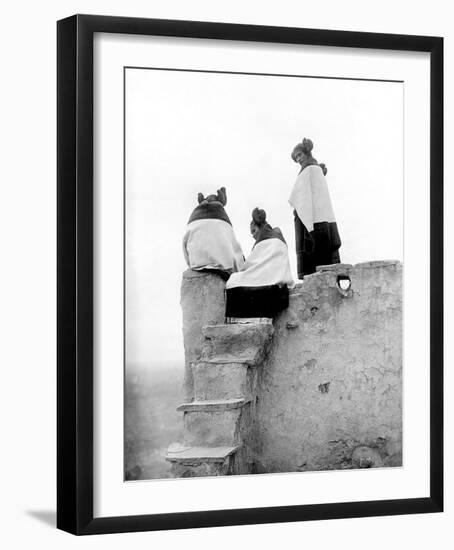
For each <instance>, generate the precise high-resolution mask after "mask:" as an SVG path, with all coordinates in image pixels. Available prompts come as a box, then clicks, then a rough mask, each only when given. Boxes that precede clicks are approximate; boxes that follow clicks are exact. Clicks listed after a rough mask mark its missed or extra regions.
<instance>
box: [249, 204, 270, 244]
mask: <svg viewBox="0 0 454 550" xmlns="http://www.w3.org/2000/svg"><path fill="white" fill-rule="evenodd" d="M266 225H268V224H267V222H266V212H265V210H262V209H261V208H254V210H253V211H252V221H251V224H250V229H251V235H252V236H253V237H254V239H255V240H257V239H258V236H259V232H260V231H261V229H263V227H265V226H266Z"/></svg>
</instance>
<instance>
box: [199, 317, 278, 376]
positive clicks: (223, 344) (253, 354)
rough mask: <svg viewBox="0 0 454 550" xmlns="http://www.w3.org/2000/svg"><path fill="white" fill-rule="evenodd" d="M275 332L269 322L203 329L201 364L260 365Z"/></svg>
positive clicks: (215, 326)
mask: <svg viewBox="0 0 454 550" xmlns="http://www.w3.org/2000/svg"><path fill="white" fill-rule="evenodd" d="M273 332H274V328H273V325H271V324H270V323H268V322H267V323H265V322H256V323H245V324H223V325H207V326H205V327H203V329H202V333H203V336H204V341H203V344H202V354H201V361H202V362H206V363H244V364H247V365H250V366H254V365H257V364H259V363H260V362H261V360H262V359H263V358H264V356H265V353H266V351H267V349H268V345H269V343H270V342H271V337H272V335H273Z"/></svg>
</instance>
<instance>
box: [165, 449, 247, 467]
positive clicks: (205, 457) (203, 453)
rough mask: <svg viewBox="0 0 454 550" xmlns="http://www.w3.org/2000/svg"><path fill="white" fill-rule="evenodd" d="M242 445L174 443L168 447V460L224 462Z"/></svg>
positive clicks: (185, 462) (182, 462)
mask: <svg viewBox="0 0 454 550" xmlns="http://www.w3.org/2000/svg"><path fill="white" fill-rule="evenodd" d="M240 447H241V446H240V445H235V446H233V447H186V446H184V445H179V444H174V445H171V446H170V447H169V448H168V450H167V454H166V460H167V461H168V462H178V463H180V464H198V463H201V462H224V460H225V459H226V458H228V457H229V456H230V455H232V454H234V453H236V452H237V451H238V449H239V448H240Z"/></svg>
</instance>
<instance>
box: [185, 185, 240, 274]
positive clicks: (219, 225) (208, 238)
mask: <svg viewBox="0 0 454 550" xmlns="http://www.w3.org/2000/svg"><path fill="white" fill-rule="evenodd" d="M198 202H199V204H198V206H197V207H196V208H195V209H194V210H193V212H192V214H191V216H190V218H189V221H188V226H187V229H186V234H185V236H184V238H183V253H184V257H185V260H186V263H187V264H188V266H189V267H190V268H191V269H195V270H197V271H205V270H209V271H214V272H216V273H218V274H219V275H221V277H223V278H224V279H228V277H229V275H230V273H233V272H235V271H238V270H239V269H241V268H242V267H243V263H244V256H243V251H242V250H241V246H240V244H239V243H238V241H237V239H236V237H235V233H234V232H233V228H232V223H231V222H230V219H229V217H228V216H227V213H226V211H225V209H224V206H225V205H226V204H227V193H226V190H225V187H221V189H218V191H217V194H216V195H208V196H207V197H204V196H203V195H202V193H199V195H198Z"/></svg>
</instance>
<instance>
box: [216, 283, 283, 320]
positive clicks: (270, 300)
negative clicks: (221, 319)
mask: <svg viewBox="0 0 454 550" xmlns="http://www.w3.org/2000/svg"><path fill="white" fill-rule="evenodd" d="M287 307H288V288H287V285H284V286H279V285H271V286H258V287H245V286H240V287H237V288H228V289H227V290H226V308H225V316H226V317H243V318H244V317H270V318H273V317H276V315H277V314H278V313H279V312H280V311H282V310H283V309H285V308H287Z"/></svg>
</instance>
